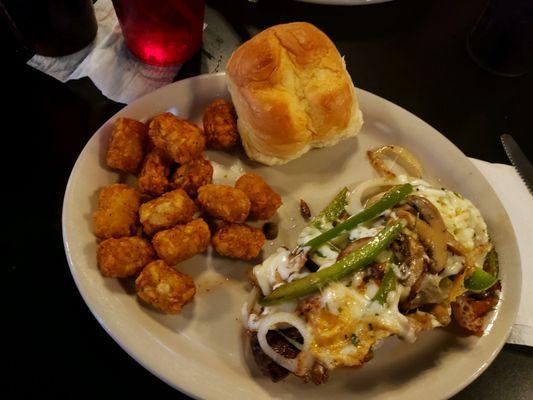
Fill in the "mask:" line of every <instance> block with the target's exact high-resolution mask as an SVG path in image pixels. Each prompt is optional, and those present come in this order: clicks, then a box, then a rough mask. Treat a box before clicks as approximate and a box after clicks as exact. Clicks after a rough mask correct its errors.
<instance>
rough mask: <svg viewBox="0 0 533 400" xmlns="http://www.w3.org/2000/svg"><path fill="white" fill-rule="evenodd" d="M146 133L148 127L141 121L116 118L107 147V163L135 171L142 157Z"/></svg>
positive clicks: (116, 167) (146, 137)
mask: <svg viewBox="0 0 533 400" xmlns="http://www.w3.org/2000/svg"><path fill="white" fill-rule="evenodd" d="M147 134H148V129H147V128H146V125H144V124H143V123H142V122H139V121H136V120H134V119H130V118H119V119H117V121H116V122H115V128H114V129H113V133H112V134H111V139H110V140H109V146H108V148H107V156H106V162H107V165H108V166H109V167H111V168H115V169H118V170H121V171H125V172H130V173H132V174H135V173H137V171H139V167H140V166H141V163H142V160H143V157H144V153H145V147H146V143H147V139H148V135H147Z"/></svg>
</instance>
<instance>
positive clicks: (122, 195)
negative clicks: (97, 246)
mask: <svg viewBox="0 0 533 400" xmlns="http://www.w3.org/2000/svg"><path fill="white" fill-rule="evenodd" d="M139 204H140V194H139V192H138V191H137V190H136V189H133V188H130V187H128V186H127V185H124V184H122V183H115V184H113V185H110V186H107V187H105V188H103V189H102V190H101V191H100V195H99V197H98V209H97V210H96V211H95V212H94V214H93V231H94V234H95V235H96V237H98V238H100V239H109V238H112V237H113V238H119V237H123V236H132V235H134V234H135V233H136V231H137V228H136V223H137V219H138V215H137V212H138V210H139Z"/></svg>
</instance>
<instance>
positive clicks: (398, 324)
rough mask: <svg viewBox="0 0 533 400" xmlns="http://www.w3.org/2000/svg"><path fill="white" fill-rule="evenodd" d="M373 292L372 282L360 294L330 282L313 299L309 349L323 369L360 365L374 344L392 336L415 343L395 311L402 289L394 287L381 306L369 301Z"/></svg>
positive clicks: (402, 318) (310, 315)
mask: <svg viewBox="0 0 533 400" xmlns="http://www.w3.org/2000/svg"><path fill="white" fill-rule="evenodd" d="M357 275H359V274H357ZM357 275H356V276H357ZM357 281H360V280H359V279H357ZM377 290H378V285H376V284H375V283H374V282H369V283H368V284H367V285H366V286H365V287H364V289H363V290H362V291H361V290H358V289H354V287H353V286H352V285H348V286H346V285H345V284H344V283H342V282H332V283H330V284H329V285H328V286H327V287H326V288H325V289H324V290H323V291H322V293H321V294H320V295H317V296H319V301H318V302H317V303H316V305H315V307H314V308H312V309H311V311H310V312H309V314H308V315H307V319H308V321H309V325H310V331H311V334H312V337H313V340H312V346H311V349H312V351H313V353H314V355H315V357H317V358H318V359H319V360H320V361H321V362H323V363H324V364H325V365H326V366H328V367H337V366H354V365H361V364H362V363H363V362H364V359H365V357H366V355H367V353H368V352H369V351H370V349H371V348H372V347H373V346H374V345H375V344H376V343H377V342H379V341H380V340H382V339H384V338H385V337H387V336H390V335H393V334H396V335H398V336H400V337H402V338H404V339H406V340H408V341H414V340H415V339H416V336H415V331H414V328H413V327H412V326H411V324H410V323H409V320H408V319H407V318H406V317H405V316H404V315H402V314H401V313H400V312H399V311H398V302H399V300H400V297H401V295H402V293H403V287H402V286H401V285H398V288H397V290H395V291H393V292H390V293H389V296H388V298H387V302H386V303H385V304H383V305H381V304H380V303H378V302H376V301H373V300H372V298H373V297H374V296H375V294H376V292H377Z"/></svg>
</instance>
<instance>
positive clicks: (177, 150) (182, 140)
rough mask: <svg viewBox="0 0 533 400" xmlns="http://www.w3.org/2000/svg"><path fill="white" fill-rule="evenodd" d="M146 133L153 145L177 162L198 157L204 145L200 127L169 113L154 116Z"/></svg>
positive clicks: (188, 160) (184, 161)
mask: <svg viewBox="0 0 533 400" xmlns="http://www.w3.org/2000/svg"><path fill="white" fill-rule="evenodd" d="M148 135H149V137H150V139H151V140H152V143H153V144H154V145H155V147H157V148H158V149H160V150H162V151H163V152H165V153H166V154H168V155H169V156H170V157H171V158H172V159H173V160H174V161H176V162H177V163H179V164H186V163H188V162H190V161H192V160H194V159H195V158H198V157H200V155H201V154H202V152H203V151H204V147H205V138H204V135H203V134H202V132H201V131H200V128H198V127H197V126H196V125H194V124H193V123H192V122H189V121H187V120H186V119H182V118H178V117H176V116H175V115H173V114H171V113H164V114H161V115H158V116H156V117H154V118H153V119H152V121H151V122H150V126H149V130H148Z"/></svg>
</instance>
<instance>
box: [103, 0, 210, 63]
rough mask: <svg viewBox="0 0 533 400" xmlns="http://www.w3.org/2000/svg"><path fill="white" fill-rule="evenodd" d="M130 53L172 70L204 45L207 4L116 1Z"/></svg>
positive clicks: (200, 1) (196, 1)
mask: <svg viewBox="0 0 533 400" xmlns="http://www.w3.org/2000/svg"><path fill="white" fill-rule="evenodd" d="M113 5H114V7H115V11H116V13H117V17H118V20H119V22H120V26H121V28H122V33H123V34H124V39H125V41H126V45H127V46H128V48H129V50H130V51H131V52H132V53H133V54H134V55H135V56H136V57H137V58H139V59H140V60H141V61H143V62H145V63H147V64H152V65H158V66H170V65H176V64H179V63H182V62H184V61H187V60H188V59H190V58H191V57H192V56H193V55H194V54H195V53H196V52H197V51H198V49H199V48H200V46H201V44H202V31H203V22H204V0H154V1H147V0H113Z"/></svg>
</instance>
